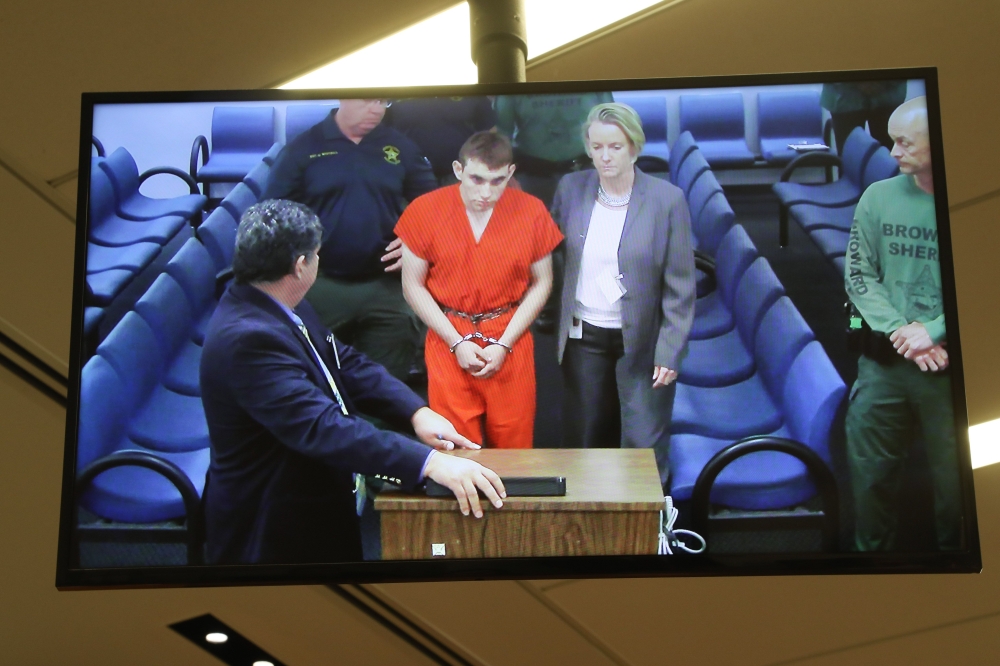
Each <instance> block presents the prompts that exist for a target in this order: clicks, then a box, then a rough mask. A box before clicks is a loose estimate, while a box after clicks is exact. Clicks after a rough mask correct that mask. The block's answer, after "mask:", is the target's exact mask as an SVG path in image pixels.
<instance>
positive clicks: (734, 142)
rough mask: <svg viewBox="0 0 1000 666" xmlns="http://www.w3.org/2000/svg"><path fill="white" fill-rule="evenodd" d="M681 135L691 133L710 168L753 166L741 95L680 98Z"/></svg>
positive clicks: (725, 94) (702, 95)
mask: <svg viewBox="0 0 1000 666" xmlns="http://www.w3.org/2000/svg"><path fill="white" fill-rule="evenodd" d="M680 127H681V132H691V134H692V135H694V139H695V141H697V142H698V149H699V150H701V152H702V153H703V154H704V156H705V159H707V160H708V163H709V164H711V165H712V168H717V167H723V168H745V167H750V166H753V163H754V161H755V159H756V158H755V157H754V154H753V153H752V152H750V148H748V147H747V141H746V123H745V121H744V111H743V95H742V94H741V93H738V92H736V93H717V94H695V95H681V96H680Z"/></svg>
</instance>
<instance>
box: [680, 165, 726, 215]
mask: <svg viewBox="0 0 1000 666" xmlns="http://www.w3.org/2000/svg"><path fill="white" fill-rule="evenodd" d="M721 194H722V186H721V185H719V180H718V179H717V178H716V177H715V174H714V173H712V171H711V170H708V171H702V172H701V175H699V176H698V177H697V178H695V181H694V183H693V184H692V185H691V192H690V194H688V209H689V210H690V212H691V219H692V220H695V219H697V218H698V217H699V216H701V212H702V210H704V208H705V204H707V203H708V202H709V200H710V199H711V198H712V197H714V196H716V195H721Z"/></svg>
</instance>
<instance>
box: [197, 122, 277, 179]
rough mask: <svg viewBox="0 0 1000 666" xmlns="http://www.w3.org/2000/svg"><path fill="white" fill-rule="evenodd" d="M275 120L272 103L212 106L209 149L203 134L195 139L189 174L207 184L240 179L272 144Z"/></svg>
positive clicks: (244, 176)
mask: <svg viewBox="0 0 1000 666" xmlns="http://www.w3.org/2000/svg"><path fill="white" fill-rule="evenodd" d="M274 122H275V112H274V107H271V106H217V107H215V110H214V111H213V112H212V147H211V151H209V148H208V141H207V140H206V139H205V137H204V136H198V137H196V138H195V140H194V143H193V144H192V146H191V163H190V167H189V171H190V174H191V177H192V178H193V179H194V180H195V181H196V182H198V183H206V184H211V183H238V182H240V181H242V180H243V179H244V178H246V175H247V174H248V173H250V170H251V169H253V168H254V166H256V165H257V163H258V162H260V161H261V160H262V159H263V158H264V155H266V154H267V152H268V151H269V150H270V149H271V147H272V146H273V145H274ZM199 156H200V157H201V161H202V164H201V166H200V167H199V166H198V161H199Z"/></svg>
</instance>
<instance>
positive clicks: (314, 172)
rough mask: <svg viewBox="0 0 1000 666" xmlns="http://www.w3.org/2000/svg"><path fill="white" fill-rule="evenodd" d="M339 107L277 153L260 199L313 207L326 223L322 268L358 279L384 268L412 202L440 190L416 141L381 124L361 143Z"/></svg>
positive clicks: (333, 274)
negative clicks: (345, 128)
mask: <svg viewBox="0 0 1000 666" xmlns="http://www.w3.org/2000/svg"><path fill="white" fill-rule="evenodd" d="M335 113H336V112H333V113H331V114H330V115H329V116H328V117H327V118H326V119H325V120H323V122H321V123H318V124H317V125H314V126H313V127H312V128H310V129H309V130H308V131H306V132H303V133H302V134H300V135H299V136H298V137H296V138H295V140H294V141H292V142H291V143H290V144H288V145H287V146H285V148H284V149H283V150H282V151H281V153H279V155H278V159H277V160H275V162H274V167H273V168H272V169H271V175H270V177H269V178H268V183H267V187H266V188H265V190H264V193H263V195H262V196H261V198H262V199H291V200H292V201H298V202H299V203H302V204H305V205H306V206H309V208H311V209H312V210H313V211H314V212H315V213H316V214H317V215H318V216H319V219H320V221H321V222H322V223H323V246H322V248H320V251H319V256H320V270H321V271H322V272H323V273H324V274H325V275H329V276H331V277H337V278H348V279H357V278H364V277H374V276H377V275H381V274H383V272H384V268H385V264H383V263H382V262H381V257H382V255H384V254H385V247H386V245H388V244H389V243H390V242H391V241H392V240H393V238H394V235H393V232H392V230H393V227H395V226H396V222H397V221H398V220H399V216H400V214H401V213H402V212H403V208H404V207H405V205H406V202H407V201H412V200H413V199H415V198H417V197H418V196H420V195H421V194H425V193H427V192H430V191H431V190H433V189H435V188H436V187H437V181H436V180H435V178H434V173H433V172H432V170H431V166H430V163H429V162H428V161H427V159H426V158H424V157H423V155H421V153H420V150H419V149H418V148H417V146H416V144H414V143H413V142H412V141H410V140H409V139H408V138H406V137H405V136H404V135H403V134H401V133H400V132H398V131H397V130H394V129H392V128H389V127H384V126H383V125H378V126H377V127H376V128H375V129H373V130H372V131H371V132H369V133H368V134H367V135H365V137H364V138H363V139H361V142H360V143H357V144H355V143H354V142H353V141H351V140H350V139H348V138H347V137H346V136H344V133H343V132H341V131H340V127H338V126H337V123H336V121H335V120H334V115H335Z"/></svg>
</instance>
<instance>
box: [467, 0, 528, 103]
mask: <svg viewBox="0 0 1000 666" xmlns="http://www.w3.org/2000/svg"><path fill="white" fill-rule="evenodd" d="M468 2H469V22H470V26H471V32H472V62H474V63H476V66H477V67H478V68H479V82H480V83H521V82H523V81H525V73H524V66H525V62H526V61H527V59H528V32H527V29H526V28H525V20H524V0H468Z"/></svg>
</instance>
